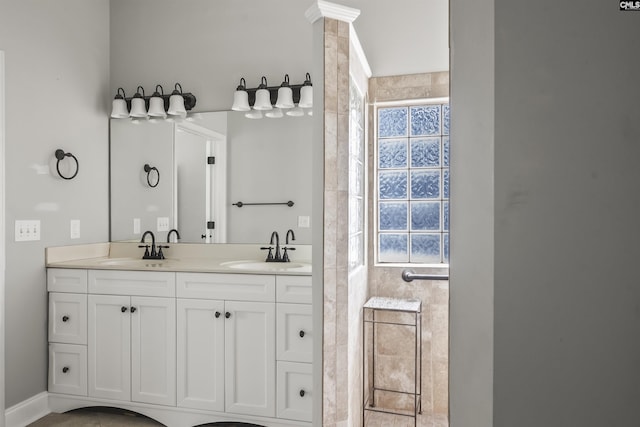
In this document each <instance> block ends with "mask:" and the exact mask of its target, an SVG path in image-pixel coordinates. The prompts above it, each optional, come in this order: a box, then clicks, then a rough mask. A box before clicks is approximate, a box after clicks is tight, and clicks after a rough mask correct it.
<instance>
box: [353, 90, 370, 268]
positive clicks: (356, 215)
mask: <svg viewBox="0 0 640 427" xmlns="http://www.w3.org/2000/svg"><path fill="white" fill-rule="evenodd" d="M364 112H365V99H364V96H363V95H362V94H360V92H359V90H358V87H357V86H356V84H355V83H354V82H353V81H350V85H349V270H353V269H355V268H356V267H359V266H362V265H364V256H365V250H364V240H365V239H364V233H365V229H364V216H365V197H364V196H365V158H366V157H365V153H366V149H365V118H364Z"/></svg>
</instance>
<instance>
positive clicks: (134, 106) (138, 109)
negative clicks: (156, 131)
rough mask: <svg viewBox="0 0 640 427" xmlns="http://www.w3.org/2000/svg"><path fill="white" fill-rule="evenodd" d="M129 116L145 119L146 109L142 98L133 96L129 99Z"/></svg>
mask: <svg viewBox="0 0 640 427" xmlns="http://www.w3.org/2000/svg"><path fill="white" fill-rule="evenodd" d="M129 116H130V117H135V118H138V119H146V118H147V116H148V115H147V107H146V105H145V103H144V98H142V97H136V96H134V97H133V98H132V99H131V112H130V113H129Z"/></svg>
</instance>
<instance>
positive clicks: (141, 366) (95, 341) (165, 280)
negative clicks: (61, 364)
mask: <svg viewBox="0 0 640 427" xmlns="http://www.w3.org/2000/svg"><path fill="white" fill-rule="evenodd" d="M125 290H126V291H127V294H125V295H122V293H124V291H125ZM89 292H92V293H91V294H90V295H89V296H88V304H87V305H88V337H89V341H88V373H89V381H88V394H89V396H92V397H101V398H108V399H115V400H125V401H129V400H131V401H134V402H143V403H155V404H161V405H171V406H173V405H175V402H176V397H175V396H176V393H175V389H176V369H175V367H176V358H175V354H176V308H175V298H169V296H174V295H175V273H169V272H142V271H108V270H90V271H89ZM97 292H100V294H98V293H97ZM158 294H160V295H163V296H161V297H158V296H156V295H158Z"/></svg>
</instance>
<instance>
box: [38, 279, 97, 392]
mask: <svg viewBox="0 0 640 427" xmlns="http://www.w3.org/2000/svg"><path fill="white" fill-rule="evenodd" d="M47 290H48V291H49V322H48V323H49V327H48V330H49V375H48V382H49V391H51V392H55V393H65V394H71V395H78V396H86V394H87V345H86V344H87V271H86V270H66V269H58V268H51V269H49V270H48V271H47Z"/></svg>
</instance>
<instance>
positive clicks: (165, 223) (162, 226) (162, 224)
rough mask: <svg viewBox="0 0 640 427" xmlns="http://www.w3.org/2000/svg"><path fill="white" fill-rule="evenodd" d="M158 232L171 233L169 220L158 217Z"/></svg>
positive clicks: (164, 217)
mask: <svg viewBox="0 0 640 427" xmlns="http://www.w3.org/2000/svg"><path fill="white" fill-rule="evenodd" d="M158 231H169V218H167V217H166V216H163V217H158Z"/></svg>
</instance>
